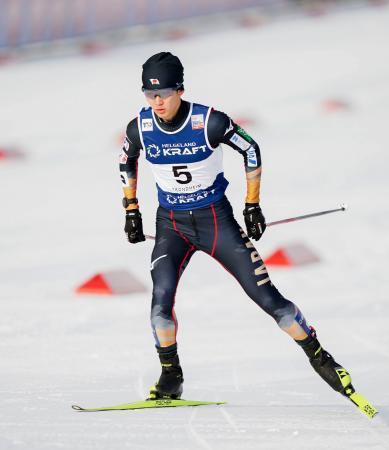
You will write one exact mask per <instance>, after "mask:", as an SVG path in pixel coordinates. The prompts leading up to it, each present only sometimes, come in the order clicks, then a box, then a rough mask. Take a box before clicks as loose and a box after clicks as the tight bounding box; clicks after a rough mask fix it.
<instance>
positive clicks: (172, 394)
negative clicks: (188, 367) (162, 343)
mask: <svg viewBox="0 0 389 450" xmlns="http://www.w3.org/2000/svg"><path fill="white" fill-rule="evenodd" d="M172 347H173V346H170V347H166V348H158V356H159V360H160V362H161V366H162V373H161V376H160V377H159V380H158V382H157V383H156V384H155V385H154V386H152V387H151V388H150V397H149V399H150V400H156V399H175V400H177V399H179V398H181V395H182V390H183V383H184V377H183V373H182V369H181V366H180V360H179V358H178V355H177V345H174V348H172ZM166 349H169V350H168V351H166Z"/></svg>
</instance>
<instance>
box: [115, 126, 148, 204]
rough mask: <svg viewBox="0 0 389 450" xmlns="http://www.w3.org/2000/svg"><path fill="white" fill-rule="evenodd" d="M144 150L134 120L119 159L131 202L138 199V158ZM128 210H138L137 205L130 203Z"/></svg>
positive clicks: (126, 195)
mask: <svg viewBox="0 0 389 450" xmlns="http://www.w3.org/2000/svg"><path fill="white" fill-rule="evenodd" d="M141 148H142V144H141V142H140V138H139V132H138V124H137V120H136V119H134V120H132V121H131V122H130V123H129V124H128V126H127V130H126V137H125V139H124V144H123V148H122V152H121V154H120V157H119V170H120V178H121V181H122V187H123V193H124V197H125V198H126V199H127V200H129V201H131V200H132V201H134V199H135V198H136V186H137V178H138V158H139V153H140V150H141ZM125 208H126V210H131V209H138V204H137V203H130V204H129V205H128V206H127V207H125Z"/></svg>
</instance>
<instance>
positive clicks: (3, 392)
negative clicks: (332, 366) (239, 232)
mask: <svg viewBox="0 0 389 450" xmlns="http://www.w3.org/2000/svg"><path fill="white" fill-rule="evenodd" d="M388 24H389V7H388V6H381V7H369V8H367V7H366V8H361V9H355V10H352V11H351V10H350V11H343V12H338V13H336V14H332V15H328V16H322V17H297V18H290V19H288V20H283V21H277V22H273V23H271V24H269V25H266V26H264V27H260V28H255V29H227V30H225V31H224V32H218V33H214V34H209V35H208V34H207V35H203V36H197V37H194V38H191V39H187V40H181V41H174V42H173V41H166V42H159V43H147V44H142V45H138V46H134V47H130V48H122V49H116V50H113V51H111V52H109V53H104V54H101V55H97V56H95V57H93V58H86V57H81V56H72V57H67V58H57V59H51V60H46V61H45V60H39V61H30V62H24V63H23V62H22V63H18V64H13V65H7V66H3V67H1V69H0V94H1V95H0V97H1V102H0V121H1V124H0V147H1V146H11V145H17V146H19V147H20V148H21V149H23V150H24V151H25V152H26V153H27V158H26V159H25V160H20V161H17V160H15V161H11V160H10V161H0V183H1V189H0V283H1V284H0V302H1V303H0V305H1V312H0V350H1V356H0V358H1V359H0V364H1V372H0V373H1V377H0V378H1V384H0V398H1V404H0V405H1V406H0V436H1V437H0V448H1V450H9V449H28V450H43V449H50V450H53V449H56V448H61V449H69V450H72V449H74V450H81V449H82V450H89V449H96V450H100V449H119V448H124V449H127V448H130V449H137V450H138V449H139V450H141V449H145V450H153V449H158V450H162V449H171V450H173V449H174V450H184V449H189V450H192V449H193V450H195V449H207V450H211V449H212V450H215V449H223V450H227V449H228V450H229V449H231V450H241V449H285V448H288V449H290V450H294V449H296V450H304V449H312V448H314V449H317V450H319V449H329V448H336V449H342V450H351V449H353V450H354V449H362V448H363V449H369V450H378V449H380V450H381V449H389V428H388V426H389V392H388V369H389V333H388V320H389V302H388V300H389V299H388V287H389V282H388V269H387V267H388V256H389V255H388V243H389V234H388V220H389V210H388V195H389V189H388V187H389V182H388V162H389V155H388V151H389V145H388V144H389V137H388V136H389V127H388V124H389V51H388V48H389V46H388V42H389V26H388ZM166 50H169V51H172V52H173V53H175V54H177V55H178V56H179V57H180V58H181V60H182V62H183V64H184V66H185V86H186V93H185V98H186V99H187V100H191V101H197V102H200V103H203V104H211V105H213V106H214V107H215V108H217V109H220V110H222V111H225V112H227V113H228V114H230V115H231V116H232V117H235V118H251V119H252V120H253V121H254V122H253V123H252V124H251V125H248V126H247V127H246V128H247V131H248V132H250V134H252V135H253V137H255V139H257V140H258V142H259V143H260V146H261V150H262V158H263V170H264V172H263V181H262V206H263V210H264V212H265V215H266V217H267V219H268V220H269V221H270V220H276V219H279V218H284V217H288V216H291V215H296V214H303V213H306V212H312V211H316V210H320V209H327V208H332V207H336V206H338V204H339V203H341V202H347V203H348V205H349V210H348V211H347V212H345V213H337V214H333V215H331V216H325V217H321V218H317V219H312V220H307V221H303V222H299V223H294V224H287V225H280V226H278V227H274V228H271V229H270V228H269V229H268V230H267V231H266V233H265V235H264V237H263V239H262V240H261V241H260V242H259V243H258V244H257V247H258V249H259V251H260V253H261V254H262V255H263V256H266V255H268V254H269V253H270V252H272V251H273V250H275V249H276V248H279V247H280V246H282V245H284V244H287V243H293V242H303V243H305V244H306V245H308V246H309V247H311V248H312V249H313V250H314V251H315V252H317V253H318V254H319V255H320V257H321V263H319V264H315V265H311V266H305V267H300V268H292V269H283V270H280V269H269V270H270V275H271V277H272V280H273V282H274V283H275V284H276V285H277V286H278V288H279V289H280V290H281V292H282V293H283V294H284V295H285V296H286V297H288V298H290V299H291V300H293V301H295V302H296V303H297V304H298V305H299V307H300V308H301V309H302V311H303V313H304V314H305V316H306V317H307V319H308V321H309V323H310V324H312V325H314V326H315V327H316V329H317V331H318V335H319V338H320V340H321V342H322V344H323V346H324V347H325V348H326V349H327V350H328V351H330V352H331V353H333V355H334V356H335V358H336V360H337V361H339V362H340V363H342V364H343V365H344V366H345V367H346V368H347V369H349V371H350V372H351V374H352V376H353V381H354V385H355V387H356V388H357V390H358V391H360V392H361V393H362V394H364V395H365V396H366V397H367V398H368V399H369V400H370V401H371V402H372V403H373V404H374V405H375V406H377V408H378V409H379V410H380V414H379V416H377V417H376V418H375V419H374V420H373V421H371V420H369V419H368V418H366V417H365V416H364V415H362V414H361V413H360V412H359V411H358V410H357V408H355V407H354V406H353V405H352V404H351V403H350V402H349V401H347V400H346V399H344V398H342V397H341V396H340V395H339V394H337V393H335V392H334V391H332V390H331V388H329V387H328V386H327V385H326V384H325V383H324V382H323V381H322V380H321V379H320V378H319V377H318V376H317V375H316V374H315V373H314V372H313V370H312V369H311V367H310V365H309V363H308V361H307V359H306V357H305V355H304V354H303V352H302V351H301V350H300V349H299V348H298V347H297V346H296V345H295V344H294V342H293V341H291V339H290V338H289V337H288V336H287V335H285V334H284V333H283V332H281V331H280V330H279V329H278V328H277V326H276V324H275V323H274V321H273V320H272V319H271V318H269V317H268V316H267V315H266V314H265V313H263V312H262V311H261V310H260V309H259V308H258V307H257V306H256V305H255V304H254V303H253V302H252V301H251V300H250V299H248V298H247V297H246V295H245V294H244V292H243V291H242V289H241V288H240V286H239V285H238V284H237V283H236V281H235V280H234V279H233V278H232V277H231V276H229V274H228V273H227V272H225V271H224V270H223V269H222V267H221V266H219V265H218V264H217V263H215V262H214V261H213V260H212V259H211V258H209V257H208V256H207V255H204V254H200V253H197V254H196V255H195V256H194V257H193V259H192V261H191V263H190V265H189V266H188V268H187V270H186V272H185V274H184V275H183V277H182V279H181V282H180V285H179V290H178V293H177V298H176V312H177V315H178V319H179V334H178V340H179V351H180V357H181V362H182V366H183V369H184V375H185V389H184V398H189V399H205V400H224V401H227V402H228V404H227V405H225V406H222V407H202V408H192V409H191V408H181V409H180V408H178V409H163V410H142V411H118V412H104V413H77V412H75V411H73V410H72V409H71V405H72V404H79V405H83V406H101V405H110V404H117V403H125V402H129V401H134V400H138V399H142V398H145V396H146V394H147V391H148V387H149V386H150V385H151V384H152V383H153V382H154V381H155V380H156V379H157V378H158V376H159V370H160V369H159V363H158V360H157V356H156V352H155V349H154V342H153V338H152V334H151V330H150V325H149V309H150V292H151V279H150V275H149V262H150V254H151V250H152V242H150V241H147V242H145V243H142V244H138V245H129V244H128V243H127V242H126V240H125V236H124V233H123V225H124V217H123V210H122V207H121V197H122V193H121V183H120V179H119V174H118V154H119V151H120V147H121V145H120V144H119V143H118V142H117V140H118V135H120V133H123V132H124V130H125V127H126V124H127V122H128V121H129V120H130V119H131V118H132V117H134V115H135V114H136V113H137V110H138V109H139V107H141V106H142V105H143V104H144V99H143V97H142V93H141V91H140V67H141V64H142V63H143V62H144V61H145V60H146V59H147V58H148V57H149V56H150V55H152V54H154V53H156V52H159V51H166ZM329 98H335V99H341V100H344V101H346V102H348V103H349V105H350V108H349V109H347V110H344V111H338V112H333V113H328V112H325V111H324V110H323V108H322V106H321V105H322V102H323V101H325V100H326V99H329ZM224 154H225V172H226V176H227V178H228V179H229V180H230V187H229V189H228V191H227V195H228V197H229V198H230V201H231V202H232V204H233V206H234V209H235V215H236V217H237V218H238V220H239V221H240V222H241V223H242V222H243V221H242V216H241V211H242V208H243V204H244V194H245V188H246V187H245V178H244V169H243V162H242V158H241V156H240V155H239V154H237V153H235V152H234V151H233V150H231V149H229V148H225V152H224ZM138 194H139V195H138V196H139V199H140V205H141V210H142V213H143V219H144V228H145V232H147V233H149V234H153V233H154V231H155V228H154V215H155V209H156V205H157V204H156V191H155V184H154V181H153V179H152V176H151V172H150V170H149V168H148V167H147V165H146V163H145V162H144V161H142V162H141V163H140V168H139V188H138ZM112 269H127V270H129V271H131V273H132V274H133V275H134V276H136V277H137V278H138V279H140V280H142V281H143V282H144V283H146V284H147V286H148V287H149V292H148V293H147V294H141V295H139V294H137V295H133V296H124V297H99V296H78V295H76V294H75V293H74V288H75V287H76V286H77V285H78V284H80V283H81V282H83V281H85V280H86V279H87V278H88V277H89V276H91V275H93V274H94V273H96V272H100V271H104V270H112Z"/></svg>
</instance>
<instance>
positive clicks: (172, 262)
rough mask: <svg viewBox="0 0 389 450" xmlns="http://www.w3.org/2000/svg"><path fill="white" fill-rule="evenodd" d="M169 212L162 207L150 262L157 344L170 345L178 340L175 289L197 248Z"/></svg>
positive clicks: (152, 315)
mask: <svg viewBox="0 0 389 450" xmlns="http://www.w3.org/2000/svg"><path fill="white" fill-rule="evenodd" d="M167 214H168V212H167V211H166V210H163V209H162V208H159V210H158V216H157V233H156V240H155V246H154V249H153V253H152V256H151V266H150V270H151V277H152V280H153V296H152V304H151V326H152V330H153V334H154V339H155V343H156V346H157V348H158V347H170V346H172V345H173V344H175V343H176V334H177V319H176V315H175V312H174V302H175V295H176V290H177V286H178V282H179V279H180V277H181V275H182V273H183V271H184V270H185V267H186V266H187V264H188V262H189V260H190V258H191V256H192V255H193V253H194V251H195V247H194V246H193V245H191V244H190V242H189V241H185V240H184V239H183V237H182V236H180V234H179V233H177V232H176V231H175V230H174V228H173V226H172V224H171V221H170V217H169V216H167V217H166V215H167Z"/></svg>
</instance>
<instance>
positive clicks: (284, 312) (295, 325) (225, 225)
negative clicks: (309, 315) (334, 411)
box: [197, 199, 353, 396]
mask: <svg viewBox="0 0 389 450" xmlns="http://www.w3.org/2000/svg"><path fill="white" fill-rule="evenodd" d="M202 214H203V220H201V221H200V220H198V221H197V223H202V226H204V227H207V228H208V229H213V233H211V235H210V237H209V238H208V240H206V239H205V238H203V239H202V241H201V243H202V246H200V247H199V249H202V250H204V251H206V252H207V253H209V254H210V255H211V256H213V257H214V258H215V259H216V260H218V261H219V262H220V263H221V264H222V265H223V266H224V267H225V268H226V269H227V270H228V271H229V272H230V273H231V274H232V275H233V276H235V278H236V279H237V281H238V282H239V283H240V284H241V286H242V287H243V289H244V290H245V291H246V293H247V294H248V296H249V297H250V298H251V299H252V300H253V301H254V302H255V303H256V304H257V305H258V306H259V307H261V308H262V309H263V310H264V311H265V312H267V313H268V314H269V315H271V316H272V317H273V318H274V319H275V321H276V322H277V324H278V325H279V327H280V328H281V329H282V330H284V331H285V332H286V333H287V334H289V335H290V336H291V337H292V338H293V339H294V340H295V341H296V342H297V343H298V344H299V345H300V346H301V347H302V348H303V350H304V352H305V353H306V354H307V356H308V358H309V361H310V363H311V365H312V366H313V368H314V369H315V371H316V372H317V373H318V374H319V375H320V376H321V377H322V378H323V379H324V380H325V381H326V382H327V383H328V384H329V385H330V386H331V387H332V388H333V389H335V390H336V391H339V392H341V393H342V394H344V395H348V396H349V395H350V394H351V393H352V392H353V387H352V385H351V377H350V375H349V374H348V372H347V371H346V370H345V369H344V368H343V367H342V366H340V365H339V364H337V363H336V362H335V360H334V359H333V358H332V356H331V355H330V354H329V353H328V352H326V351H325V350H324V349H323V348H322V347H321V345H320V343H319V341H318V340H317V337H316V333H315V332H314V330H313V328H312V327H309V326H308V325H307V323H306V320H305V318H304V316H303V314H302V313H301V311H300V310H299V308H298V307H297V306H296V305H295V304H294V303H293V302H291V301H290V300H287V299H286V298H285V297H283V296H282V295H281V294H280V292H279V291H278V290H277V289H276V287H275V286H274V285H273V283H272V282H271V280H270V277H269V274H268V272H267V269H266V266H265V264H264V263H263V261H262V259H261V257H260V256H259V254H258V252H257V251H256V249H255V247H254V245H253V244H252V243H251V241H250V240H249V239H248V237H247V236H246V234H245V233H244V231H243V230H242V229H241V228H240V227H239V225H238V223H237V222H236V221H235V219H234V217H233V214H232V208H231V206H230V205H229V203H228V201H227V200H226V199H225V200H223V201H221V202H218V203H215V205H212V206H211V208H210V211H209V212H206V211H203V212H202ZM207 217H208V219H207ZM207 222H208V223H207ZM212 224H213V227H212ZM201 236H202V237H203V236H206V233H203V234H201ZM208 236H209V233H208Z"/></svg>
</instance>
